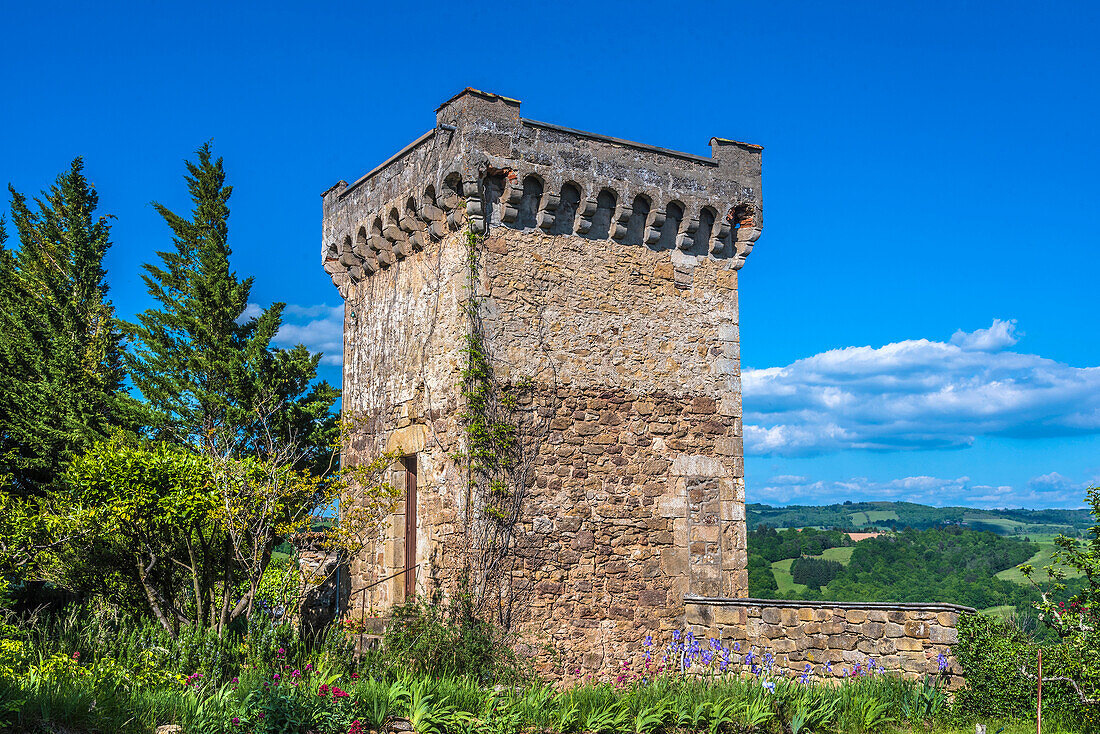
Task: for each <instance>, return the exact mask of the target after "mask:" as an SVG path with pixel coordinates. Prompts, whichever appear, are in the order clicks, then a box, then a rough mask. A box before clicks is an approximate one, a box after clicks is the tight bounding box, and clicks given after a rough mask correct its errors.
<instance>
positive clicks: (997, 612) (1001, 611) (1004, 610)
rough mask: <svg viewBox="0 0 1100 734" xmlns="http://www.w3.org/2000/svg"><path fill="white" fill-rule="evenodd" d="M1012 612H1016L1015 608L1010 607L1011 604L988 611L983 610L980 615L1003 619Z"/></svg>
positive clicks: (990, 608)
mask: <svg viewBox="0 0 1100 734" xmlns="http://www.w3.org/2000/svg"><path fill="white" fill-rule="evenodd" d="M1014 611H1016V607H1014V606H1012V605H1011V604H1003V605H1001V606H999V607H989V608H988V609H983V610H982V614H984V615H985V616H987V617H997V618H998V619H1004V617H1005V615H1007V614H1009V613H1010V612H1014Z"/></svg>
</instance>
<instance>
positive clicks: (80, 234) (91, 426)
mask: <svg viewBox="0 0 1100 734" xmlns="http://www.w3.org/2000/svg"><path fill="white" fill-rule="evenodd" d="M8 189H9V191H10V192H11V199H12V201H11V216H12V223H13V224H14V225H15V229H16V231H17V232H18V236H19V243H20V246H19V249H18V250H17V251H14V252H13V251H11V250H8V249H7V248H6V247H5V240H6V233H0V461H2V462H3V471H4V473H5V474H8V475H10V477H11V485H12V487H11V488H10V491H14V493H16V494H19V495H39V494H43V493H44V492H45V491H47V490H48V489H50V488H51V487H53V486H55V484H56V481H57V478H58V477H59V476H60V474H61V472H62V471H63V470H64V468H65V466H67V464H68V463H69V461H70V460H71V459H72V457H73V456H74V455H75V454H76V453H79V452H81V451H83V450H84V449H86V448H87V447H88V446H90V445H91V444H92V443H93V442H94V441H96V440H98V439H100V438H103V437H105V436H106V435H108V434H109V433H111V432H112V431H113V430H115V429H117V428H119V427H123V428H133V427H134V426H135V424H136V421H137V416H138V410H137V407H136V405H135V403H134V401H133V400H132V399H130V398H129V396H128V395H127V394H126V390H125V388H124V385H123V381H124V378H125V369H124V362H123V337H122V334H121V332H120V329H119V324H118V322H117V321H116V319H115V317H114V308H113V306H112V305H111V302H110V301H109V300H108V299H107V282H106V272H105V271H104V269H103V258H104V256H105V255H106V253H107V250H108V248H109V247H110V245H111V242H110V224H109V222H108V219H107V217H105V216H99V215H97V214H96V208H97V207H98V205H99V196H98V194H97V193H96V191H95V188H94V187H93V186H92V185H91V184H90V183H89V182H88V180H87V179H86V178H85V177H84V162H83V160H82V159H80V158H76V159H75V160H74V161H73V162H72V164H71V166H70V169H69V171H68V172H66V173H63V174H61V175H60V176H58V177H57V180H56V181H55V183H54V185H53V186H51V187H50V189H48V190H47V191H44V192H43V193H42V198H40V199H35V202H34V203H35V205H36V206H35V207H33V208H32V206H31V205H30V204H29V203H28V202H27V199H26V197H25V196H23V195H22V194H20V193H18V192H17V191H16V190H15V189H14V188H12V187H11V186H10V185H9V187H8Z"/></svg>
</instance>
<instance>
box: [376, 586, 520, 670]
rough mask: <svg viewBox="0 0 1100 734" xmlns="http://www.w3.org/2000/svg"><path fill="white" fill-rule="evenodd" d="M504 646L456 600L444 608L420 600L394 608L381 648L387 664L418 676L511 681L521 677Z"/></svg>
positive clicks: (498, 634) (468, 606) (499, 634)
mask: <svg viewBox="0 0 1100 734" xmlns="http://www.w3.org/2000/svg"><path fill="white" fill-rule="evenodd" d="M507 642H508V641H507V640H506V639H505V636H504V634H503V632H501V631H500V630H498V629H497V628H496V627H494V626H493V625H492V623H490V622H487V621H485V620H484V619H481V618H480V617H478V616H477V615H476V614H475V613H474V610H473V608H472V606H471V604H470V603H469V601H468V600H467V599H466V598H465V597H461V596H460V597H459V598H457V599H455V600H453V601H452V602H451V603H450V605H449V606H447V607H446V608H444V607H443V606H442V605H440V604H438V603H434V602H428V601H425V600H424V599H422V598H414V599H411V600H409V601H407V602H405V603H404V604H402V605H400V606H397V607H394V608H393V610H392V619H391V621H390V624H389V626H388V627H387V628H386V635H385V638H384V640H383V647H384V651H385V656H386V658H387V659H388V662H389V664H391V665H393V664H397V665H398V666H400V667H402V668H403V669H406V670H409V671H412V672H414V673H417V674H421V675H431V676H440V675H451V676H461V675H467V676H471V677H473V678H474V679H476V680H483V681H489V680H494V681H495V680H506V681H515V680H518V679H521V678H523V677H525V676H524V675H523V674H522V672H521V667H520V664H519V660H518V658H517V657H516V654H515V652H514V651H513V650H512V648H511V647H510V646H509V645H508V644H507Z"/></svg>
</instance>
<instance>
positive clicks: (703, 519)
mask: <svg viewBox="0 0 1100 734" xmlns="http://www.w3.org/2000/svg"><path fill="white" fill-rule="evenodd" d="M726 265H727V264H725V263H721V262H704V263H701V264H698V265H696V266H695V267H692V268H690V269H686V271H685V272H683V273H678V271H677V267H676V266H675V265H674V264H673V263H672V262H671V261H670V260H669V258H668V254H667V253H663V252H660V251H654V250H653V249H650V248H647V247H624V246H612V247H609V246H608V245H607V243H605V242H601V241H598V240H590V239H585V238H580V237H553V236H548V235H544V234H541V233H536V232H514V231H511V230H509V229H507V228H500V229H494V230H492V231H491V232H490V235H489V237H488V238H487V241H486V251H485V254H484V257H483V259H482V268H481V273H482V278H481V282H480V287H481V292H482V293H483V294H484V295H485V296H486V299H485V300H484V301H483V306H482V310H483V313H484V324H485V331H486V342H487V345H488V347H489V351H490V353H491V354H492V356H493V359H494V362H495V363H496V364H499V365H500V366H501V369H500V372H501V373H502V374H507V375H509V376H510V377H512V378H516V377H519V376H528V377H532V378H534V379H535V380H536V382H537V383H538V385H539V387H540V390H541V391H542V392H543V393H544V394H545V393H553V395H554V396H555V400H554V401H552V404H553V406H554V413H553V418H552V421H551V423H550V426H549V429H550V430H549V434H548V436H547V438H546V440H545V442H544V443H543V445H542V448H541V451H540V454H539V457H538V461H537V484H536V488H535V491H534V492H533V493H532V495H531V497H530V499H529V507H530V510H529V515H528V517H527V523H529V524H527V525H525V527H524V528H523V531H524V532H525V533H527V534H528V537H531V536H534V537H539V536H541V537H540V540H539V542H538V544H537V547H536V548H534V549H532V550H531V552H530V553H529V558H528V560H527V563H526V564H525V572H526V573H527V574H529V575H530V578H531V579H532V580H533V581H534V582H535V586H534V588H533V589H532V592H531V601H530V604H529V605H526V607H525V608H526V610H527V612H528V613H527V614H525V615H523V617H522V624H523V627H524V628H525V629H527V630H528V631H530V632H531V633H532V636H533V637H534V638H537V639H543V640H551V641H553V642H554V643H555V647H558V648H559V649H560V650H562V651H563V664H564V665H565V667H566V668H567V669H569V668H570V667H572V669H575V668H576V667H581V668H582V669H585V670H601V669H607V668H609V667H611V666H613V665H615V664H617V663H618V662H620V661H621V660H622V656H623V654H624V652H625V650H627V649H631V648H636V647H637V643H638V641H639V640H640V639H641V638H643V637H644V636H645V635H646V634H649V633H657V632H660V631H661V630H668V629H671V628H672V627H675V626H676V625H677V624H678V621H679V619H680V618H681V616H682V614H683V607H682V600H683V597H684V595H685V594H687V593H695V594H708V595H738V594H744V593H745V592H746V591H747V574H746V571H745V567H746V566H745V540H746V537H745V525H744V479H743V475H744V471H743V465H742V460H741V421H740V414H741V410H740V396H739V391H738V389H737V388H738V386H739V385H738V376H739V372H738V354H737V345H738V342H737V273H736V271H734V270H732V269H729V268H728V267H726Z"/></svg>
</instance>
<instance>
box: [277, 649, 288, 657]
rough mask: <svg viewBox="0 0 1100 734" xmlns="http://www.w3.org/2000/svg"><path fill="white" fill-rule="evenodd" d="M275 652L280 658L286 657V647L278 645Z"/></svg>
mask: <svg viewBox="0 0 1100 734" xmlns="http://www.w3.org/2000/svg"><path fill="white" fill-rule="evenodd" d="M275 654H276V655H278V656H279V657H281V658H285V657H286V649H285V648H282V647H280V648H279V649H278V650H276V651H275Z"/></svg>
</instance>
